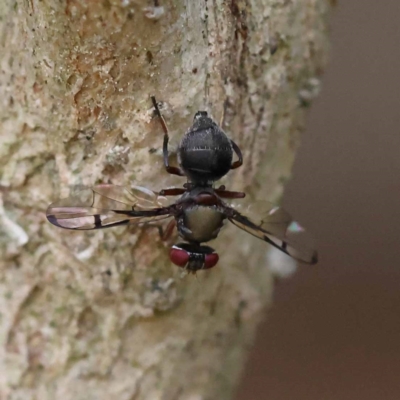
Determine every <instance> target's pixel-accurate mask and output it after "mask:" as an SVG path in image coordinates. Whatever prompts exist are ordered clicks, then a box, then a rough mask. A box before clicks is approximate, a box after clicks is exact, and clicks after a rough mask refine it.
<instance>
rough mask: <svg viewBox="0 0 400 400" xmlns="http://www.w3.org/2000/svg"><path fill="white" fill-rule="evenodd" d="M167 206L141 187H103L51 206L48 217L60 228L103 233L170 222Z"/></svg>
mask: <svg viewBox="0 0 400 400" xmlns="http://www.w3.org/2000/svg"><path fill="white" fill-rule="evenodd" d="M166 203H167V199H166V198H165V197H162V196H159V195H157V193H155V192H152V191H151V190H149V189H146V188H144V187H141V186H133V187H132V188H125V187H123V186H115V185H106V184H104V185H98V186H94V187H92V188H86V189H80V190H76V191H74V193H73V194H72V195H71V196H70V197H68V198H66V199H62V200H59V201H57V202H55V203H52V204H50V206H49V207H48V209H47V211H46V216H47V219H48V220H49V222H51V223H52V224H53V225H55V226H58V227H60V228H65V229H77V230H88V229H101V228H109V227H112V226H118V225H127V224H130V223H136V224H138V223H145V222H150V221H158V220H161V219H165V218H168V217H170V212H171V208H172V206H169V205H167V204H166Z"/></svg>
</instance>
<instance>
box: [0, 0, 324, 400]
mask: <svg viewBox="0 0 400 400" xmlns="http://www.w3.org/2000/svg"><path fill="white" fill-rule="evenodd" d="M158 3H159V4H158V6H157V7H155V3H154V2H153V1H151V0H107V1H102V2H96V1H87V2H85V1H80V0H65V1H55V0H48V1H46V2H43V1H37V0H29V1H22V0H18V1H14V0H8V1H4V2H3V3H2V4H1V6H0V16H1V19H0V32H1V37H0V40H1V42H0V46H1V51H0V68H1V70H0V94H1V96H0V102H1V105H0V158H1V160H2V162H1V165H0V198H1V202H0V251H1V259H0V354H1V356H0V363H1V364H0V370H1V371H2V373H1V374H0V398H2V399H3V398H4V399H21V398H23V399H24V400H25V399H38V398H40V399H52V400H54V399H62V400H68V399H74V400H79V399H85V400H88V399H96V400H101V399H109V398H111V396H116V397H117V398H118V399H119V400H124V399H126V400H133V399H135V400H139V399H151V400H153V399H163V400H169V399H174V400H175V399H185V400H200V399H203V400H206V399H228V398H230V396H231V393H232V389H233V388H234V384H235V382H236V380H237V377H238V373H239V371H240V369H241V366H242V363H243V360H244V355H245V354H246V350H247V349H248V347H249V345H250V343H251V340H252V338H253V335H254V331H255V327H256V326H257V323H258V321H259V320H260V318H261V316H262V311H263V309H264V307H265V305H266V304H268V303H269V300H270V295H271V290H272V282H273V277H272V274H271V272H270V270H269V269H268V263H267V258H266V252H267V251H269V249H268V247H267V245H265V243H262V242H259V241H257V240H256V239H254V238H252V237H247V236H246V234H244V233H241V232H238V230H237V229H235V228H234V227H226V228H225V230H224V232H223V233H222V234H221V235H220V238H219V239H218V241H217V242H216V244H215V246H216V247H217V248H218V250H219V253H220V256H221V261H220V263H219V265H218V266H217V267H216V268H214V269H213V270H211V271H206V272H203V273H199V274H198V277H197V279H195V278H193V277H192V276H188V277H185V278H183V279H182V278H181V276H180V272H179V271H178V270H177V267H174V266H172V265H171V264H170V262H169V261H168V257H167V253H168V251H167V249H168V246H167V244H165V243H163V242H162V241H161V240H160V238H159V236H158V232H157V230H156V229H153V228H150V227H144V228H140V229H137V228H134V227H127V228H115V229H112V230H101V231H94V232H87V233H77V232H69V231H61V230H58V229H56V228H55V227H53V226H51V225H50V224H48V223H47V222H46V220H45V216H44V212H45V209H46V207H47V205H48V204H49V203H50V202H51V201H53V200H55V199H56V198H58V197H62V196H65V195H68V192H69V188H70V187H71V186H73V185H93V184H96V183H98V182H110V183H113V184H119V185H130V184H131V183H135V184H140V185H146V186H148V187H149V188H151V189H154V190H158V189H161V188H163V187H166V186H169V185H181V184H182V180H181V179H177V178H171V177H169V176H167V174H166V173H165V172H164V170H163V164H162V155H161V147H162V137H161V135H162V133H161V130H160V126H159V124H158V123H157V121H156V120H154V119H153V118H152V115H153V114H152V107H151V102H150V100H149V96H150V95H153V94H154V95H156V96H157V99H158V100H159V101H161V102H162V104H163V107H162V108H163V113H164V114H165V117H166V119H167V122H168V125H169V128H170V131H171V137H172V142H173V143H175V144H176V143H177V141H178V140H179V138H180V137H181V135H182V134H183V133H184V132H185V130H186V129H187V127H188V126H189V125H190V123H191V119H192V118H193V114H194V112H196V111H197V110H203V109H204V110H207V111H209V112H210V113H211V114H212V115H213V116H214V118H215V119H216V120H218V121H223V128H224V129H225V130H226V132H227V133H228V134H229V135H230V136H231V137H232V138H233V139H234V140H235V141H236V142H237V143H238V144H239V146H240V147H241V148H242V150H243V153H244V160H245V164H244V167H243V168H241V169H240V170H237V171H235V172H232V173H230V174H229V176H228V177H226V179H224V180H223V183H225V184H227V185H229V188H232V189H233V190H246V191H247V192H248V193H249V195H250V196H252V197H254V198H256V197H260V198H268V199H269V200H277V199H278V198H279V196H280V194H281V192H282V184H283V182H284V181H285V180H286V179H287V178H288V176H289V175H290V168H291V164H292V161H293V157H294V152H295V150H296V147H297V145H298V141H299V133H300V132H301V130H302V129H303V125H304V113H305V108H306V107H305V106H307V105H308V104H309V103H310V102H311V101H312V99H313V97H315V95H316V94H317V93H318V87H319V77H320V75H321V72H322V69H323V66H324V64H325V62H326V50H327V26H328V23H327V18H328V14H329V11H330V9H331V4H330V1H328V0H322V1H321V0H299V1H291V0H264V1H262V0H228V1H224V0H213V1H204V2H203V1H188V0H186V1H184V0H179V1H172V0H166V1H163V0H159V2H158ZM283 262H285V261H283Z"/></svg>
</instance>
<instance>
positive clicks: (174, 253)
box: [169, 246, 189, 267]
mask: <svg viewBox="0 0 400 400" xmlns="http://www.w3.org/2000/svg"><path fill="white" fill-rule="evenodd" d="M169 259H170V260H171V261H172V262H173V263H174V264H175V265H177V266H178V267H184V266H185V265H186V264H187V263H188V261H189V253H188V252H187V251H186V250H182V249H180V248H179V247H175V246H174V247H171V251H170V252H169Z"/></svg>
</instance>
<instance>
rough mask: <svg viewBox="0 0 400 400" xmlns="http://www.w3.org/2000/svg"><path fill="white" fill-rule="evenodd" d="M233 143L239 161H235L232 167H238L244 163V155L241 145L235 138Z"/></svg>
mask: <svg viewBox="0 0 400 400" xmlns="http://www.w3.org/2000/svg"><path fill="white" fill-rule="evenodd" d="M231 143H232V147H233V151H234V152H235V153H236V155H237V156H238V158H239V159H238V160H237V161H235V162H234V163H232V165H231V169H236V168H239V167H241V166H242V164H243V155H242V151H241V150H240V148H239V146H238V145H237V144H236V143H235V142H234V141H233V140H231Z"/></svg>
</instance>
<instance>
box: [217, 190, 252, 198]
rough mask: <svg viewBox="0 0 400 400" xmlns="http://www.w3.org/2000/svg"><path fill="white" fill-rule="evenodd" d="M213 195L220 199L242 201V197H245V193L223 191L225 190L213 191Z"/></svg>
mask: <svg viewBox="0 0 400 400" xmlns="http://www.w3.org/2000/svg"><path fill="white" fill-rule="evenodd" d="M215 193H216V194H217V195H218V196H219V197H221V198H222V199H243V198H244V197H246V193H243V192H230V191H229V190H225V188H223V189H221V188H219V189H215Z"/></svg>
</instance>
